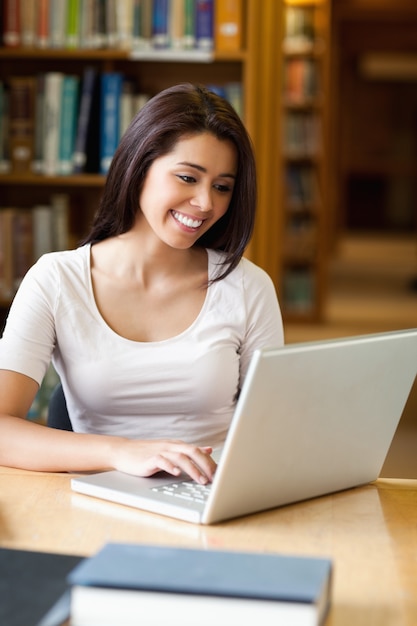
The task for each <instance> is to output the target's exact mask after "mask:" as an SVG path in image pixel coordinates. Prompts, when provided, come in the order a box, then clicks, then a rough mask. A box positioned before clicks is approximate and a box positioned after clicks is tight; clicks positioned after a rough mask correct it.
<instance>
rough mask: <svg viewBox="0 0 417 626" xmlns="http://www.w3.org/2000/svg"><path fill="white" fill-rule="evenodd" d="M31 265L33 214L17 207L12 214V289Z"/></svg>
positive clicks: (15, 287)
mask: <svg viewBox="0 0 417 626" xmlns="http://www.w3.org/2000/svg"><path fill="white" fill-rule="evenodd" d="M32 265H33V216H32V211H31V210H26V209H17V210H16V212H15V214H14V216H13V289H14V290H16V289H18V287H19V285H20V283H21V282H22V279H23V277H24V276H25V274H26V272H27V271H28V269H29V268H30V267H31V266H32Z"/></svg>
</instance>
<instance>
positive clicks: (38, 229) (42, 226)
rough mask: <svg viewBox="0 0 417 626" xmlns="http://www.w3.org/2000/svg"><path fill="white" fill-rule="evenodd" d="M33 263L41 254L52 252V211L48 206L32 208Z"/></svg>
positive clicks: (42, 205)
mask: <svg viewBox="0 0 417 626" xmlns="http://www.w3.org/2000/svg"><path fill="white" fill-rule="evenodd" d="M32 220H33V261H34V262H35V261H37V260H38V259H39V258H40V257H41V256H42V255H43V254H46V253H48V252H52V250H53V242H52V209H51V207H50V205H49V204H38V205H36V206H34V207H33V208H32Z"/></svg>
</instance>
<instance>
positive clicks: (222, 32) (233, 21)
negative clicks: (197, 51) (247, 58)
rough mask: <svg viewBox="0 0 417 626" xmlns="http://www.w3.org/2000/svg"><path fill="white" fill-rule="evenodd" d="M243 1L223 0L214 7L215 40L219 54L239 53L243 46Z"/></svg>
mask: <svg viewBox="0 0 417 626" xmlns="http://www.w3.org/2000/svg"><path fill="white" fill-rule="evenodd" d="M242 32H243V6H242V0H221V2H215V7H214V39H215V48H216V51H217V52H237V51H239V50H241V48H242V44H243V38H242Z"/></svg>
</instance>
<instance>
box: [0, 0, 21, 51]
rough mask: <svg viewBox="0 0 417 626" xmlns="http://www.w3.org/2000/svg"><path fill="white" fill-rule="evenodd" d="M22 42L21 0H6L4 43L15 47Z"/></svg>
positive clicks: (9, 46) (4, 9) (4, 8)
mask: <svg viewBox="0 0 417 626" xmlns="http://www.w3.org/2000/svg"><path fill="white" fill-rule="evenodd" d="M21 43H22V41H21V13H20V0H4V7H3V44H4V45H5V46H6V47H8V48H13V47H16V46H20V45H21Z"/></svg>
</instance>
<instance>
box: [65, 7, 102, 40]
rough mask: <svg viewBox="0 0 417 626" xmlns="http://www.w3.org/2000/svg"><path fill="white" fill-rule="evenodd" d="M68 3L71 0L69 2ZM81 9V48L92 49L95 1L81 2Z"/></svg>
mask: <svg viewBox="0 0 417 626" xmlns="http://www.w3.org/2000/svg"><path fill="white" fill-rule="evenodd" d="M67 1H68V2H69V1H70V0H67ZM79 3H80V8H79V15H80V36H79V46H80V48H92V47H93V46H94V41H93V39H94V33H93V24H94V7H95V0H79ZM67 15H68V6H67Z"/></svg>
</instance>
